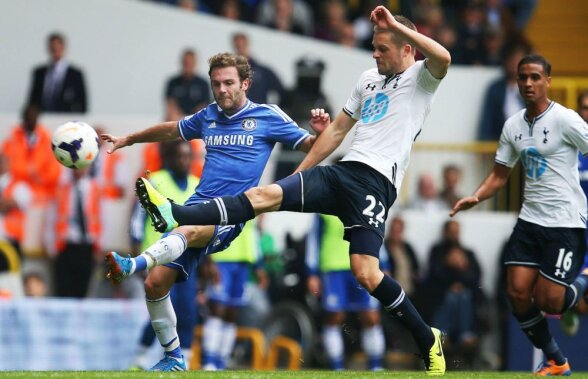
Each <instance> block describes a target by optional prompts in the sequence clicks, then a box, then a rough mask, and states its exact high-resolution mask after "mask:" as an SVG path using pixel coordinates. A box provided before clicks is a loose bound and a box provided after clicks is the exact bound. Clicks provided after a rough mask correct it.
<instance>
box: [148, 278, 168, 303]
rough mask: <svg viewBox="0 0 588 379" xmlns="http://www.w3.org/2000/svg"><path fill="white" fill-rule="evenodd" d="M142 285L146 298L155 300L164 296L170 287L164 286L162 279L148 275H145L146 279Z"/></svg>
mask: <svg viewBox="0 0 588 379" xmlns="http://www.w3.org/2000/svg"><path fill="white" fill-rule="evenodd" d="M144 286H145V294H146V295H147V298H148V299H150V300H155V299H159V298H162V297H164V296H165V295H167V294H168V292H169V291H170V289H171V288H169V287H168V286H166V285H165V284H164V283H163V282H162V281H160V280H158V279H156V278H153V277H150V276H147V279H145V283H144Z"/></svg>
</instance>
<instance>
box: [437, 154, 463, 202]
mask: <svg viewBox="0 0 588 379" xmlns="http://www.w3.org/2000/svg"><path fill="white" fill-rule="evenodd" d="M460 181H461V169H460V168H459V167H457V166H455V165H452V164H450V165H447V166H445V167H443V189H442V190H441V193H439V197H440V198H441V200H443V201H444V202H445V203H446V204H447V206H448V207H449V209H451V208H453V205H454V204H455V203H456V202H457V200H459V199H461V198H462V196H461V194H459V192H458V190H457V186H458V185H459V182H460Z"/></svg>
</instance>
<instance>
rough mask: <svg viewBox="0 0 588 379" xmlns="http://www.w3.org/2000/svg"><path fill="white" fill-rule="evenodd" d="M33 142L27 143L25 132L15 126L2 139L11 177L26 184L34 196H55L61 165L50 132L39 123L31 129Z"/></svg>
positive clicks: (47, 197)
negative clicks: (52, 145)
mask: <svg viewBox="0 0 588 379" xmlns="http://www.w3.org/2000/svg"><path fill="white" fill-rule="evenodd" d="M33 135H34V140H35V143H34V144H33V145H32V146H29V143H28V137H27V135H26V133H25V131H24V130H23V129H22V128H21V127H20V126H17V127H15V128H14V129H13V130H12V133H11V134H10V136H8V138H7V139H6V140H5V141H4V144H3V146H2V153H3V154H4V155H5V156H7V157H8V160H9V162H10V175H12V178H13V179H14V180H22V181H24V182H25V183H27V184H28V185H29V186H30V187H31V189H32V191H33V193H34V194H35V199H36V200H38V201H41V202H44V201H46V200H48V199H51V198H52V197H54V196H55V191H56V189H57V182H58V180H59V175H60V173H61V165H60V164H59V162H58V161H57V159H55V157H54V156H53V151H52V150H51V134H50V132H49V131H47V130H46V129H45V128H44V127H43V126H41V125H38V126H37V127H36V128H35V131H34V132H33Z"/></svg>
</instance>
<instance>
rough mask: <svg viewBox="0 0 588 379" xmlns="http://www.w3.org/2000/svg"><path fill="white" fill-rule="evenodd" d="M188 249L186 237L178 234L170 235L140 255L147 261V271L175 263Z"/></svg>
mask: <svg viewBox="0 0 588 379" xmlns="http://www.w3.org/2000/svg"><path fill="white" fill-rule="evenodd" d="M187 248H188V241H186V237H184V235H183V234H180V233H170V234H168V235H167V237H164V238H162V239H160V240H159V241H157V242H155V243H154V244H153V245H151V246H149V247H148V248H147V250H145V251H144V252H142V253H141V256H142V257H145V260H146V261H147V269H150V268H152V267H154V266H160V265H164V264H166V263H170V262H173V261H175V260H176V259H177V258H178V257H179V256H180V255H182V253H183V252H184V251H186V249H187Z"/></svg>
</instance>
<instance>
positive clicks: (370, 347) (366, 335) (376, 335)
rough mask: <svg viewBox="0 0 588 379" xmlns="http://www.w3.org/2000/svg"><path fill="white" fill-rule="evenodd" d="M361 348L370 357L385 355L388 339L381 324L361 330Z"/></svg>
mask: <svg viewBox="0 0 588 379" xmlns="http://www.w3.org/2000/svg"><path fill="white" fill-rule="evenodd" d="M361 348H362V349H363V351H364V352H365V354H366V355H367V356H368V357H369V358H381V357H383V356H384V350H385V349H386V341H385V339H384V331H383V329H382V326H381V325H374V326H372V327H369V328H364V329H363V330H362V331H361Z"/></svg>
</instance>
